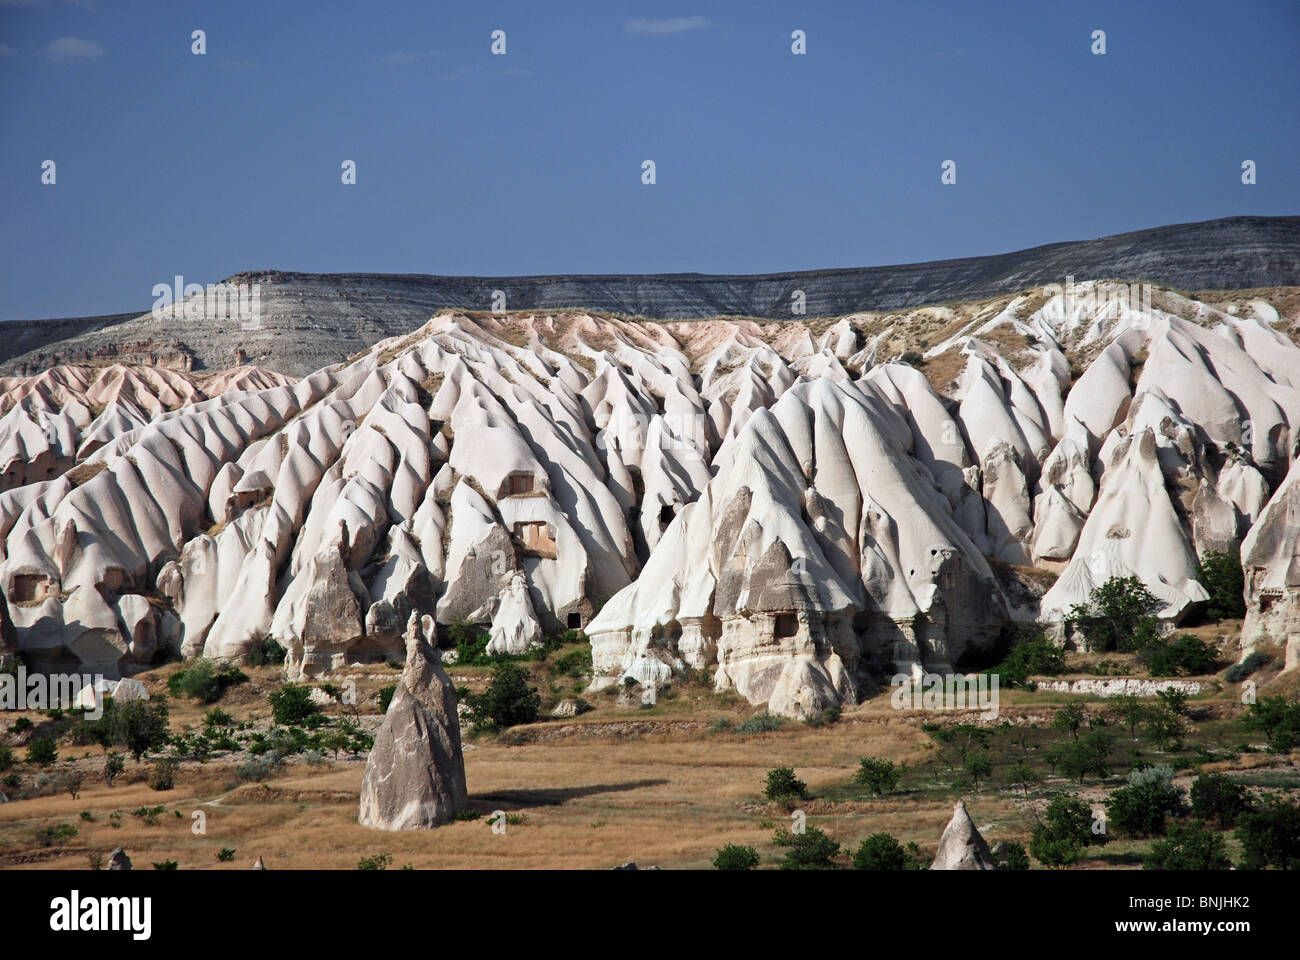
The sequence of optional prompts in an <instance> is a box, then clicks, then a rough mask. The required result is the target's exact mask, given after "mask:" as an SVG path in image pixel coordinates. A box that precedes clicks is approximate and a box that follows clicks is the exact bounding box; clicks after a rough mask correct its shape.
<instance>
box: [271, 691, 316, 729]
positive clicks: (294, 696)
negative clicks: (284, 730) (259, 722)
mask: <svg viewBox="0 0 1300 960" xmlns="http://www.w3.org/2000/svg"><path fill="white" fill-rule="evenodd" d="M267 699H268V700H270V701H271V714H272V715H273V716H274V717H275V722H276V723H280V724H283V725H285V726H292V725H293V724H296V723H302V722H303V721H304V720H306V719H307V718H308V717H309V716H311V715H312V714H313V713H315V712H316V705H315V704H314V703H312V702H311V687H308V686H306V685H304V684H301V683H286V684H285V685H284V686H282V687H281V688H280V689H279V690H274V691H272V692H271V694H270V696H268V697H267Z"/></svg>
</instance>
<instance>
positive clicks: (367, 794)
mask: <svg viewBox="0 0 1300 960" xmlns="http://www.w3.org/2000/svg"><path fill="white" fill-rule="evenodd" d="M421 629H423V631H424V633H425V636H421ZM432 632H433V619H432V618H431V617H427V616H426V617H425V618H424V620H423V622H422V623H421V622H420V621H418V620H417V618H416V615H415V614H412V615H411V620H410V624H409V625H408V627H407V634H406V667H405V669H404V670H403V671H402V678H401V680H399V681H398V683H397V690H396V691H395V692H394V693H393V699H392V702H391V703H389V705H388V713H387V714H385V715H384V723H383V726H381V727H380V728H379V733H378V734H377V735H376V736H375V746H374V749H372V750H371V751H370V757H369V759H368V760H367V761H366V772H365V775H364V776H363V778H362V781H361V813H360V817H359V820H360V822H361V825H362V826H365V827H374V828H375V829H378V830H420V829H430V828H433V827H437V826H438V825H439V824H442V823H445V822H447V821H448V820H450V819H451V818H452V817H454V816H455V815H456V812H457V811H458V810H461V809H463V808H464V806H465V802H466V792H465V761H464V759H463V757H462V756H461V748H460V721H459V720H458V719H457V717H456V689H455V687H454V686H453V685H452V682H451V680H450V679H449V678H448V676H447V674H446V673H445V672H444V671H443V669H442V665H441V663H440V662H439V658H438V655H437V654H436V653H435V651H434V649H433V647H431V646H430V645H429V638H430V637H431V636H432Z"/></svg>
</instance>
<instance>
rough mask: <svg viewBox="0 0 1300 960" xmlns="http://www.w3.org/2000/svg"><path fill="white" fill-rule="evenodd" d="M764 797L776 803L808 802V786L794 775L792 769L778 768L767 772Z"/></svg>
mask: <svg viewBox="0 0 1300 960" xmlns="http://www.w3.org/2000/svg"><path fill="white" fill-rule="evenodd" d="M763 796H764V797H766V798H767V799H768V800H772V801H775V802H778V803H780V802H784V801H789V800H807V799H808V785H807V784H806V783H804V782H803V781H802V780H800V779H799V778H798V777H796V776H795V775H794V769H793V768H791V767H776V768H775V769H773V770H769V771H767V782H766V784H765V785H764V787H763Z"/></svg>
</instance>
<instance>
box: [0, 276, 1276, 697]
mask: <svg viewBox="0 0 1300 960" xmlns="http://www.w3.org/2000/svg"><path fill="white" fill-rule="evenodd" d="M1128 293H1129V291H1128V288H1127V287H1126V286H1125V285H1120V284H1115V283H1111V282H1106V283H1101V282H1096V283H1084V284H1079V285H1077V288H1076V289H1072V290H1071V291H1068V292H1056V291H1052V290H1048V289H1043V290H1031V291H1029V292H1028V293H1025V294H1023V295H1016V296H1013V297H1003V298H999V299H997V300H994V301H990V302H987V303H967V304H956V305H945V306H943V307H927V308H920V309H917V310H915V311H908V312H907V313H906V314H890V313H873V314H860V315H852V316H845V317H841V318H839V319H838V320H836V321H835V322H833V323H830V322H827V321H807V322H804V321H785V322H779V323H778V322H771V323H765V322H760V321H756V320H748V319H713V320H700V321H692V322H689V323H687V322H661V321H648V320H645V321H643V320H637V321H631V320H626V319H623V318H620V317H614V316H596V315H590V314H586V313H581V312H578V311H573V310H567V311H561V312H557V313H541V312H532V313H510V314H490V313H480V314H468V313H454V312H447V313H442V314H439V315H438V316H436V317H434V318H433V319H432V320H430V321H428V322H427V323H425V324H424V325H423V326H422V327H420V328H419V329H416V330H413V331H410V332H407V333H404V334H402V335H400V336H396V337H392V338H390V339H387V340H381V341H380V342H378V343H375V344H373V345H371V346H370V347H369V348H368V349H366V350H364V351H363V352H361V353H360V354H358V355H357V356H354V357H352V358H351V359H350V360H348V361H347V362H345V363H339V364H335V365H333V366H329V367H325V368H323V369H320V370H318V371H317V372H315V373H313V374H311V375H309V376H307V377H305V378H304V379H302V380H299V381H296V382H291V381H288V380H287V378H281V380H278V381H275V382H265V383H261V382H258V381H257V380H256V378H255V377H254V375H253V374H252V373H251V372H250V371H249V370H244V372H243V373H240V372H235V373H233V374H231V375H230V377H229V378H226V379H222V376H220V375H213V376H212V377H209V378H208V379H206V380H203V381H202V383H200V382H199V381H198V380H197V379H194V377H193V374H184V375H183V374H180V373H167V372H165V371H153V372H152V373H151V374H149V375H145V374H144V373H140V372H132V373H130V375H129V376H128V375H127V373H126V372H124V373H122V374H121V376H119V377H117V378H116V379H113V378H112V377H101V376H100V375H99V374H95V375H93V376H92V375H90V374H86V375H85V376H82V377H81V379H77V378H76V377H74V376H73V375H72V374H71V373H69V372H67V371H64V372H63V373H60V374H59V375H58V376H54V375H53V372H51V376H49V377H38V378H36V379H35V380H28V379H25V380H23V381H22V382H21V383H19V382H16V381H15V382H8V383H7V387H6V389H7V391H8V392H6V393H5V394H4V396H6V397H8V398H9V399H8V400H7V401H6V402H7V403H9V404H10V405H9V406H8V407H7V411H8V412H7V413H4V414H0V417H9V418H11V419H9V420H7V421H6V423H8V424H9V426H10V428H12V430H13V431H16V432H13V433H11V434H10V435H9V439H10V441H12V442H13V443H14V444H18V445H19V446H21V450H22V451H26V453H23V454H21V455H20V456H19V457H18V460H19V461H21V463H22V464H23V465H24V466H23V470H24V471H27V470H28V469H29V468H32V465H33V464H34V465H35V469H37V472H38V473H39V472H40V471H42V470H44V469H45V467H44V466H42V465H43V464H46V462H47V461H49V459H50V457H51V456H52V457H53V458H54V459H53V461H51V462H53V468H52V469H53V471H54V473H53V475H51V476H50V477H49V478H48V479H36V480H34V481H33V480H32V478H31V477H30V476H28V475H27V473H26V472H24V473H23V476H22V477H20V478H19V479H18V480H16V481H15V482H16V483H18V484H19V485H17V486H14V487H13V488H11V489H8V490H5V491H3V492H0V538H2V539H3V553H2V554H0V591H3V594H4V596H5V598H6V600H7V602H8V606H9V612H10V615H11V618H12V620H13V623H14V627H15V634H16V637H17V642H18V646H19V648H20V650H21V651H22V653H23V655H24V657H25V658H27V660H28V662H29V664H31V665H33V666H35V667H37V668H41V667H55V666H58V667H61V668H66V667H69V666H75V667H78V668H81V669H92V670H94V671H96V672H102V673H103V674H105V675H106V676H117V675H122V674H130V673H131V672H132V671H134V670H136V669H138V668H139V666H140V665H141V664H144V663H148V662H150V661H151V660H152V659H153V657H154V655H155V653H156V652H157V651H158V650H159V648H160V647H162V646H171V647H174V648H177V649H179V650H180V651H182V653H183V654H184V655H185V656H198V655H203V656H207V657H210V658H214V659H234V658H238V657H241V656H243V655H245V654H246V653H247V652H248V651H250V650H251V649H252V648H253V647H254V646H260V645H261V644H262V643H263V642H264V641H265V640H267V639H273V640H275V641H277V642H279V643H280V644H281V645H282V646H283V647H284V648H285V649H286V651H288V656H287V661H286V671H287V673H288V675H289V677H290V678H292V679H300V678H309V679H310V678H314V677H316V676H319V675H321V674H323V673H325V672H327V671H330V670H333V669H337V668H339V667H342V666H345V665H347V664H351V663H356V662H367V661H371V662H373V661H381V660H387V659H389V658H400V657H401V656H402V655H403V653H404V640H403V630H404V627H405V625H406V624H407V622H408V621H409V618H410V616H411V615H412V614H416V615H417V616H419V617H424V616H432V617H433V618H435V619H436V620H437V621H438V623H439V624H441V625H442V627H443V628H444V630H449V629H451V628H452V627H456V628H457V629H459V628H460V626H462V625H461V624H460V621H466V622H468V624H470V625H471V626H473V627H476V628H478V629H480V630H482V631H484V632H485V633H486V634H487V635H488V637H489V642H490V644H491V649H492V651H493V652H499V653H508V654H518V653H522V652H524V651H526V650H527V649H528V648H529V647H531V646H532V645H533V644H535V643H536V642H538V641H539V640H541V639H542V638H544V637H546V636H554V635H556V634H559V633H562V632H563V631H565V630H569V629H574V630H579V629H581V630H585V632H586V633H587V635H588V636H589V637H590V638H591V640H592V644H593V661H594V664H595V667H596V673H597V676H596V677H595V678H594V683H595V685H597V686H600V685H604V684H609V683H619V682H621V681H622V679H624V678H631V679H634V680H636V681H637V683H638V684H640V688H641V689H642V690H644V691H652V690H657V689H661V688H662V686H663V685H664V684H665V683H668V682H670V681H671V680H672V678H673V676H674V675H676V674H680V673H681V672H683V671H685V670H687V669H692V670H698V671H708V672H710V673H711V674H712V676H713V678H714V681H715V683H717V685H718V686H719V687H720V688H723V689H731V690H736V691H738V692H740V693H741V694H743V695H744V696H745V697H746V698H748V699H749V700H751V701H752V702H754V703H755V704H763V705H765V706H767V708H768V709H770V710H772V711H775V712H779V713H783V714H787V715H792V716H808V715H811V714H815V713H817V712H818V711H821V710H823V709H825V708H827V707H829V706H833V705H838V704H846V703H847V704H851V703H855V702H857V701H858V700H860V699H861V698H862V697H863V696H865V695H867V693H869V692H871V691H873V690H875V689H877V688H878V684H879V682H880V681H881V680H882V679H885V678H887V677H888V676H889V675H890V674H891V673H896V672H902V673H911V674H920V673H925V672H944V671H947V670H949V669H953V668H963V669H965V668H966V667H978V666H980V665H981V664H980V663H979V661H980V660H981V658H984V657H986V656H988V655H991V653H992V651H993V650H994V649H995V646H996V643H997V641H998V640H999V638H1000V634H1001V633H1002V631H1003V630H1004V629H1005V628H1007V627H1008V626H1009V625H1011V624H1012V623H1013V622H1016V621H1022V620H1026V619H1031V618H1036V617H1040V616H1041V617H1043V618H1045V619H1047V620H1048V621H1052V622H1060V621H1062V620H1063V619H1064V618H1065V617H1066V616H1067V615H1068V612H1069V610H1070V608H1071V607H1072V606H1073V605H1074V604H1075V603H1080V602H1082V601H1083V600H1086V599H1087V597H1088V594H1089V593H1090V591H1091V590H1092V589H1093V588H1094V587H1095V586H1097V585H1098V584H1100V583H1102V582H1104V581H1105V580H1106V579H1107V578H1109V577H1112V576H1117V575H1118V576H1127V575H1130V574H1131V575H1134V576H1137V577H1138V578H1139V579H1141V580H1142V581H1143V582H1144V583H1145V584H1146V585H1147V587H1148V589H1150V590H1151V591H1152V592H1153V593H1154V594H1155V595H1156V596H1157V597H1158V598H1159V599H1160V601H1161V607H1162V609H1161V610H1160V614H1161V616H1163V617H1164V618H1165V619H1166V620H1168V621H1171V622H1176V621H1177V620H1178V619H1179V618H1181V617H1183V616H1185V615H1187V614H1188V613H1189V612H1191V611H1194V610H1195V608H1196V607H1197V605H1198V604H1200V603H1202V602H1203V601H1204V598H1205V592H1204V590H1203V588H1202V587H1201V585H1200V584H1199V583H1197V582H1196V579H1195V576H1196V566H1197V558H1198V556H1199V555H1200V553H1201V552H1203V551H1205V550H1207V549H1221V548H1225V547H1231V546H1233V545H1235V544H1237V543H1238V542H1239V541H1241V538H1242V537H1244V536H1247V535H1248V534H1252V535H1254V536H1255V537H1256V540H1255V541H1248V546H1250V549H1249V550H1247V554H1248V555H1249V556H1250V557H1254V558H1255V559H1254V560H1253V561H1252V563H1254V565H1255V567H1256V568H1257V569H1258V571H1261V572H1259V573H1256V574H1252V577H1253V579H1254V581H1255V582H1256V584H1257V590H1256V593H1257V598H1258V602H1257V603H1256V607H1258V610H1257V611H1256V614H1255V615H1254V618H1253V620H1252V624H1256V623H1258V624H1265V623H1266V620H1267V619H1268V618H1269V617H1271V618H1273V619H1277V618H1278V617H1279V616H1281V620H1282V621H1286V615H1279V613H1278V611H1285V609H1287V608H1286V606H1285V603H1286V602H1290V601H1285V597H1287V596H1288V595H1293V594H1294V591H1291V593H1290V594H1288V590H1290V588H1289V587H1288V586H1287V584H1288V582H1289V581H1288V580H1287V578H1288V577H1289V576H1290V574H1288V573H1286V570H1287V569H1290V567H1291V566H1294V565H1291V564H1290V561H1289V560H1288V559H1287V557H1289V556H1290V554H1289V553H1288V552H1287V551H1288V549H1289V548H1288V547H1286V546H1285V544H1288V543H1293V542H1294V537H1292V538H1290V539H1288V538H1287V536H1286V534H1285V530H1286V527H1287V523H1288V521H1287V520H1286V519H1285V516H1286V509H1285V508H1284V507H1280V506H1278V504H1282V503H1284V502H1286V499H1285V498H1286V497H1290V496H1292V494H1290V493H1284V492H1283V491H1284V488H1283V486H1280V485H1282V484H1283V480H1284V479H1285V477H1286V475H1287V471H1288V470H1289V469H1290V465H1291V460H1292V455H1293V453H1294V451H1295V434H1296V430H1295V427H1294V425H1295V423H1296V421H1297V419H1300V373H1298V372H1297V371H1300V347H1297V346H1296V344H1295V343H1294V342H1292V339H1291V338H1290V336H1289V334H1293V333H1294V331H1293V330H1289V328H1288V326H1287V323H1288V322H1289V321H1286V320H1284V319H1283V318H1282V317H1280V316H1279V314H1278V312H1277V310H1276V309H1275V308H1274V307H1273V306H1272V304H1271V303H1270V302H1269V301H1268V300H1266V299H1263V298H1262V297H1260V296H1255V295H1251V296H1249V297H1243V298H1240V299H1239V300H1234V301H1225V302H1218V303H1204V302H1199V301H1196V300H1193V299H1191V298H1189V297H1187V296H1184V295H1182V294H1179V293H1175V292H1172V291H1164V290H1160V291H1156V292H1155V293H1154V295H1153V296H1152V297H1151V298H1150V301H1149V302H1142V301H1141V300H1139V301H1138V302H1136V303H1135V302H1132V301H1126V304H1125V305H1121V306H1119V307H1116V305H1115V304H1116V302H1117V301H1114V300H1112V299H1111V298H1112V297H1113V296H1114V295H1116V294H1124V295H1126V296H1127V294H1128ZM1275 299H1278V301H1279V302H1283V303H1285V302H1286V301H1285V300H1284V299H1283V298H1275ZM918 338H919V339H918ZM931 338H933V339H931ZM922 341H924V343H926V344H929V346H923V345H922ZM920 349H924V350H925V354H924V356H923V357H922V358H921V359H919V360H918V359H917V357H916V356H913V355H912V354H913V352H919V350H920ZM250 355H254V351H251V350H250ZM902 356H908V357H909V359H910V360H911V361H912V362H909V363H903V362H895V360H897V359H901V357H902ZM914 363H919V364H920V367H919V368H918V367H917V366H915V365H914ZM241 369H242V368H241ZM79 376H80V375H79ZM187 378H188V379H187ZM218 382H220V383H224V384H225V387H226V388H225V389H223V390H221V391H220V392H215V395H209V387H211V389H212V391H216V389H217V388H216V387H214V386H211V385H212V384H215V383H218ZM92 398H95V399H94V402H91V400H92ZM100 401H103V402H104V403H106V404H108V406H106V407H105V409H104V410H103V411H102V412H99V413H98V414H96V413H94V412H92V411H93V408H94V407H95V406H96V405H97V404H98V403H99V402H100ZM38 405H39V406H40V407H41V410H40V411H37V410H36V406H38ZM110 408H111V409H110ZM33 413H40V414H42V415H45V414H48V415H50V416H51V417H55V418H56V419H58V423H57V424H54V425H53V426H51V423H52V421H50V420H49V418H48V417H47V418H46V420H45V421H41V417H40V416H37V417H36V419H35V420H33V419H32V415H33ZM20 421H21V422H20ZM42 422H44V426H42ZM46 427H49V428H50V432H49V433H48V434H47V433H46V432H45V428H46ZM38 428H39V429H38ZM34 430H36V432H33V431H34ZM38 434H39V436H38ZM0 441H3V434H0ZM29 441H30V443H29ZM4 442H8V441H4ZM42 444H44V445H45V446H43V447H42V446H41V445H42ZM19 446H14V447H13V449H15V450H18V449H19ZM40 451H44V454H48V455H49V456H44V454H42V453H41V452H40ZM42 456H44V459H41V458H42ZM69 456H70V457H71V458H72V462H73V465H72V466H71V467H70V468H68V469H66V470H65V469H63V460H61V459H60V458H64V459H66V458H67V457H69ZM61 470H62V472H60V471H61ZM1285 489H1287V490H1289V489H1291V486H1287V487H1286V488H1285ZM1279 497H1281V498H1282V499H1279ZM1279 517H1281V518H1282V519H1278V518H1279ZM1275 528H1278V529H1281V530H1282V531H1283V533H1282V534H1281V535H1280V536H1281V540H1280V541H1278V540H1277V537H1276V536H1275V535H1274V534H1272V533H1269V534H1268V535H1267V536H1265V534H1264V533H1262V532H1261V533H1257V534H1256V533H1254V531H1256V530H1266V531H1271V530H1274V529H1275ZM1278 542H1281V543H1282V544H1283V546H1278V545H1277V543H1278ZM1032 564H1037V565H1038V567H1039V569H1034V568H1033V567H1032V566H1031V565H1032ZM1058 572H1059V577H1056V578H1054V577H1053V574H1055V573H1058ZM1279 578H1280V579H1279ZM1274 596H1276V597H1279V598H1282V600H1283V601H1284V602H1283V605H1282V606H1278V605H1277V604H1276V603H1274V602H1273V601H1272V600H1270V599H1269V598H1271V597H1274ZM1266 604H1268V605H1269V607H1268V610H1265V609H1264V607H1265V605H1266ZM597 611H599V616H596V613H597ZM1265 614H1267V617H1266V616H1265ZM1279 628H1280V629H1281V633H1280V634H1278V636H1277V637H1276V638H1275V639H1276V642H1283V641H1284V640H1285V637H1286V636H1288V635H1289V634H1288V633H1287V632H1286V631H1287V630H1289V629H1290V628H1289V627H1287V626H1286V624H1285V623H1280V624H1279ZM1273 632H1274V633H1275V634H1277V631H1276V630H1274V631H1273Z"/></svg>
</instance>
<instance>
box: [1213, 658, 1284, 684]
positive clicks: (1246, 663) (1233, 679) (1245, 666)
mask: <svg viewBox="0 0 1300 960" xmlns="http://www.w3.org/2000/svg"><path fill="white" fill-rule="evenodd" d="M1272 659H1273V658H1272V657H1270V656H1269V655H1268V654H1267V653H1263V652H1261V651H1258V650H1257V651H1255V652H1254V653H1252V654H1250V655H1249V656H1248V657H1246V659H1244V660H1242V661H1241V663H1234V664H1233V665H1232V666H1230V667H1229V668H1228V669H1227V670H1225V671H1223V679H1224V680H1227V681H1228V682H1229V683H1241V681H1243V680H1245V679H1246V678H1247V677H1249V676H1250V675H1251V674H1252V673H1254V672H1255V671H1256V670H1258V669H1259V668H1260V667H1262V666H1265V665H1266V664H1268V663H1269V662H1270V661H1272Z"/></svg>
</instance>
